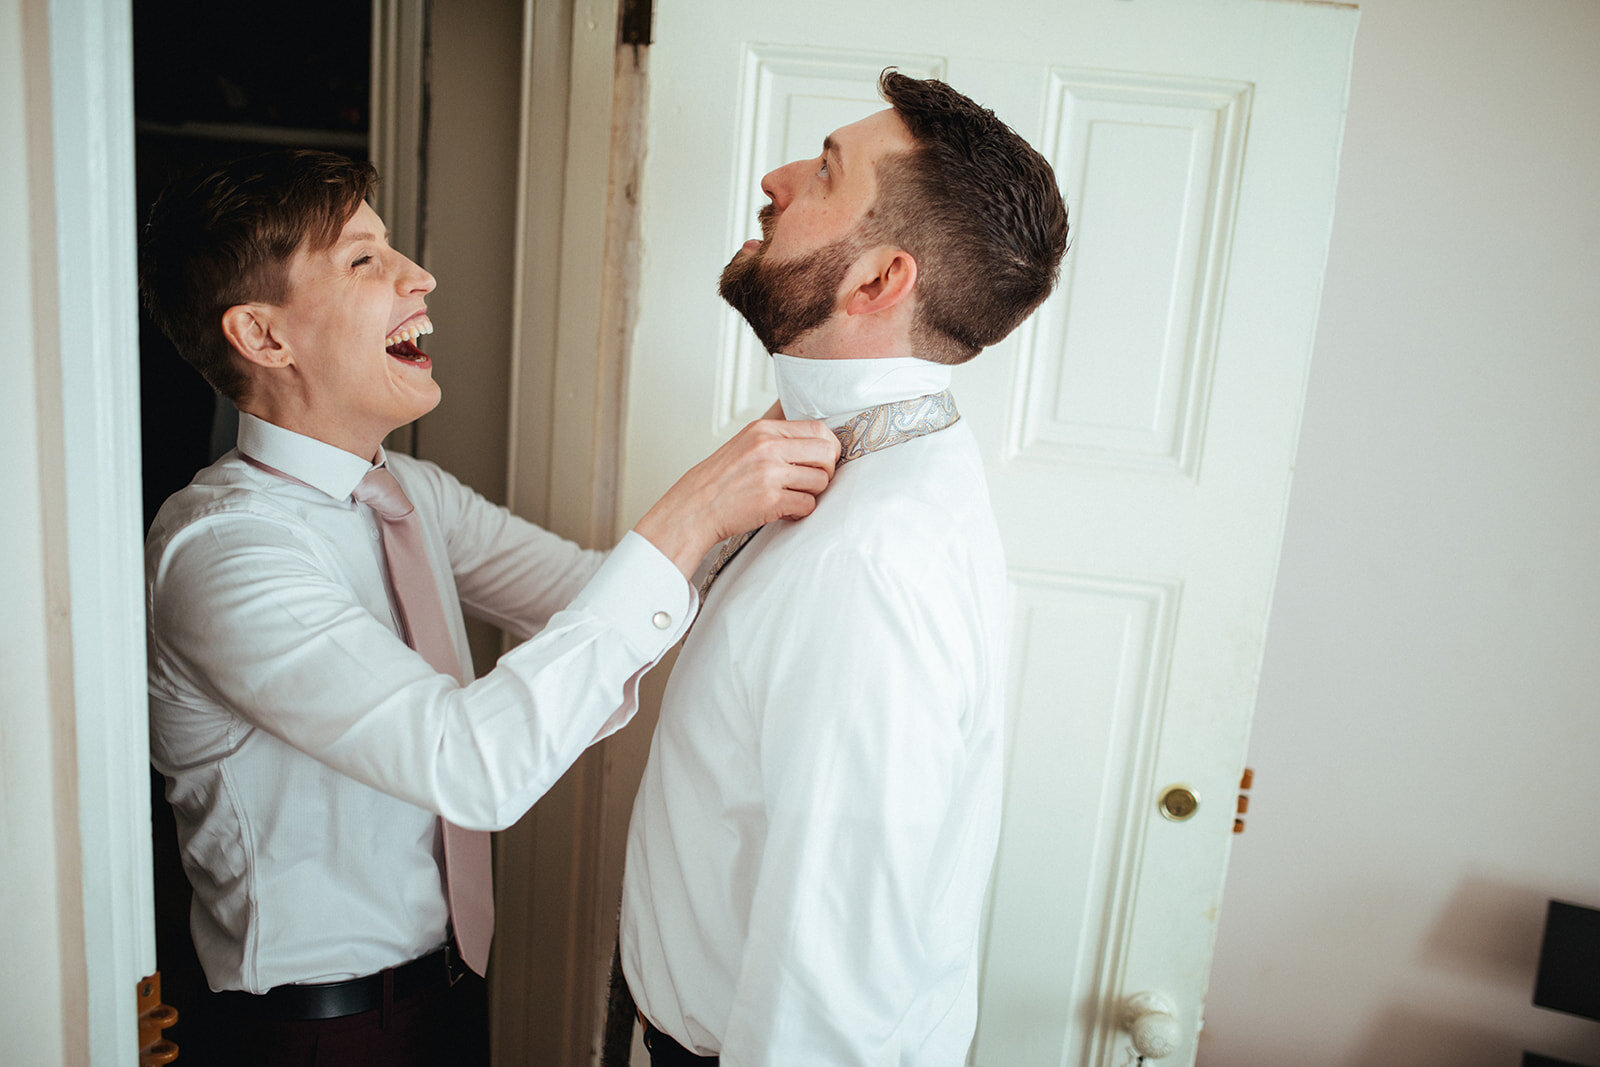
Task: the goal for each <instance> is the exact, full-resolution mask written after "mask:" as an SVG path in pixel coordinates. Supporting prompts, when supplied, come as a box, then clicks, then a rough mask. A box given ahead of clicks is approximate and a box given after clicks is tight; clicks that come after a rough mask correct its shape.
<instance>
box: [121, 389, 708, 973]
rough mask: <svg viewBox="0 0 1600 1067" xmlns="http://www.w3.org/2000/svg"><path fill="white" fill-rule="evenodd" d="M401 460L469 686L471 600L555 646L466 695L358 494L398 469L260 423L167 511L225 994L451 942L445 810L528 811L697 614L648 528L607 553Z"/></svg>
mask: <svg viewBox="0 0 1600 1067" xmlns="http://www.w3.org/2000/svg"><path fill="white" fill-rule="evenodd" d="M241 451H242V452H243V453H245V454H247V455H249V456H251V457H252V458H254V459H256V460H258V461H259V462H261V463H264V464H266V465H268V466H270V467H272V468H274V469H276V470H278V471H281V472H283V473H284V474H286V475H289V476H290V478H283V477H279V476H277V475H275V474H273V473H270V472H268V471H264V470H262V469H261V468H259V467H257V466H254V465H252V464H251V463H249V462H247V461H246V460H245V459H244V458H243V457H242V456H241V455H240V452H241ZM379 458H380V461H382V460H384V459H385V458H386V459H387V462H388V466H389V469H390V470H391V471H392V472H393V473H394V476H395V477H396V479H398V480H399V482H400V484H401V486H402V487H403V488H404V489H405V491H406V495H407V496H409V497H410V498H411V501H412V503H413V504H414V505H415V507H416V509H417V513H418V515H419V517H420V518H421V520H422V525H423V530H424V536H425V538H426V541H427V546H428V554H429V557H430V560H431V562H432V564H433V570H434V577H435V580H436V581H437V582H438V583H439V589H440V591H441V593H442V594H443V596H442V599H443V600H444V603H445V611H446V615H447V617H448V621H449V623H450V626H451V630H452V633H453V636H454V638H455V645H456V652H457V654H458V655H459V657H460V659H461V663H462V665H463V667H464V668H465V669H466V671H467V674H468V678H469V680H470V678H471V659H470V656H469V654H468V648H467V635H466V629H465V626H464V625H463V621H462V609H463V608H464V609H465V610H466V611H468V612H470V613H471V614H473V615H475V616H477V617H479V618H484V619H487V620H489V621H490V622H493V623H495V624H497V625H499V626H501V627H504V628H506V629H507V630H510V631H511V632H512V633H514V634H516V635H517V636H518V637H527V636H528V635H531V634H534V633H536V632H537V636H536V637H533V638H532V639H531V640H528V641H525V642H524V643H523V644H521V645H519V646H518V647H517V648H515V649H513V650H512V651H510V652H508V653H506V655H505V656H503V657H502V658H501V660H500V662H499V663H498V664H497V665H496V667H495V668H494V670H492V671H491V672H489V673H488V674H487V675H485V676H484V677H483V678H481V679H478V680H477V681H475V682H471V684H469V685H467V686H465V687H462V686H459V685H457V684H456V682H455V680H454V679H453V678H450V677H448V676H446V675H442V674H439V673H437V672H435V671H434V670H433V669H432V668H431V667H429V666H428V664H427V663H426V662H424V661H423V659H422V657H421V656H420V655H418V654H417V653H416V652H414V651H412V650H411V649H410V648H409V647H407V646H406V644H405V642H404V641H403V640H402V639H401V637H400V636H399V634H400V629H399V625H398V623H397V621H396V615H395V612H394V608H393V603H392V599H391V595H390V590H389V583H388V580H387V577H386V573H385V569H384V561H383V550H382V545H381V542H380V539H379V538H380V535H379V532H378V525H377V519H376V517H375V515H374V514H373V512H372V511H371V509H370V508H368V507H367V506H366V505H364V504H357V503H355V502H353V501H352V500H351V498H350V493H351V490H353V489H354V488H355V486H356V483H357V482H359V481H360V480H361V478H362V477H363V476H364V475H365V474H366V473H367V471H368V470H370V469H371V468H372V464H370V463H368V462H366V461H365V460H362V459H361V458H359V457H357V456H355V455H352V454H351V453H348V452H345V451H342V450H340V449H338V448H335V447H333V446H331V445H328V444H325V443H323V442H321V441H317V440H314V439H312V438H309V437H304V436H301V435H299V434H296V433H292V432H291V431H288V430H285V429H282V428H281V427H278V426H275V425H272V424H271V423H267V422H264V421H262V420H259V419H256V418H253V417H252V416H250V415H242V416H241V417H240V425H239V450H236V451H234V452H230V453H228V454H227V455H226V456H224V457H223V458H222V459H220V460H218V461H217V462H216V463H214V464H213V465H212V466H210V467H208V468H206V469H205V470H203V471H201V472H200V473H199V474H198V475H197V476H196V477H195V479H194V481H193V482H192V483H191V484H190V485H189V486H188V487H187V488H185V489H183V490H182V491H181V492H179V493H177V494H175V495H174V496H173V497H172V498H171V499H169V500H168V501H167V502H166V504H165V505H163V506H162V508H161V511H160V512H159V513H158V514H157V516H156V520H155V523H154V524H153V525H152V527H151V529H150V534H149V538H148V540H147V544H146V555H145V568H146V611H147V618H148V625H149V650H150V658H149V687H150V727H151V729H150V752H151V762H152V763H153V764H155V766H156V768H157V769H158V770H159V771H161V773H162V774H164V775H166V777H167V797H168V799H169V800H170V801H171V802H172V807H173V812H174V814H175V816H176V820H177V827H178V842H179V845H180V847H181V849H182V853H183V863H184V868H185V870H186V871H187V872H188V875H189V880H190V882H191V883H192V884H193V886H194V891H195V895H194V903H193V907H192V909H191V916H190V926H191V930H192V932H193V935H194V942H195V948H196V949H197V951H198V953H199V956H200V961H201V963H202V964H203V965H204V967H205V971H206V978H207V980H208V981H209V983H210V985H211V987H212V988H213V989H244V990H248V991H250V992H254V993H260V992H264V991H265V990H267V989H270V988H271V987H273V986H276V985H280V984H282V983H285V982H326V981H335V980H338V979H342V978H350V977H355V976H359V975H364V974H370V973H372V972H374V971H378V970H381V969H382V968H384V967H388V966H392V965H394V964H398V963H402V962H404V961H406V960H410V959H414V958H416V957H418V956H421V955H424V954H426V953H427V952H429V951H431V950H433V949H435V948H437V947H438V946H439V945H441V944H443V943H444V939H445V923H446V920H447V917H448V908H447V905H446V903H445V896H444V892H443V888H442V883H441V877H440V841H439V836H440V835H439V819H438V816H440V815H443V816H444V817H445V818H448V819H450V820H451V821H452V822H455V823H457V824H459V825H462V826H466V827H469V828H473V829H499V828H502V827H505V826H507V825H509V824H510V823H511V822H513V821H514V820H516V818H517V817H518V816H520V815H521V814H522V813H523V812H525V811H526V810H527V809H528V808H529V806H531V805H532V804H533V802H534V801H535V800H536V799H538V798H539V797H540V796H541V795H542V794H543V793H544V792H545V791H546V790H547V789H548V788H549V787H550V785H551V784H552V783H553V782H554V781H555V780H556V779H557V778H558V777H559V776H560V775H561V773H562V772H563V771H565V770H566V769H567V767H568V766H570V765H571V764H572V762H573V761H574V760H575V759H577V757H578V756H579V755H580V754H581V753H582V752H583V750H584V748H585V747H586V746H587V745H588V744H589V743H590V742H591V741H594V740H596V739H598V737H601V736H605V735H606V734H608V733H610V732H611V731H613V730H615V729H617V728H618V727H620V726H621V725H622V724H623V723H624V722H626V721H627V720H628V718H630V717H631V716H632V714H633V712H634V709H635V707H636V704H635V692H636V687H637V682H638V679H639V677H640V675H641V674H643V672H644V671H645V670H647V669H648V668H649V667H650V666H651V665H652V664H654V663H655V662H656V660H657V659H659V658H660V656H661V654H662V653H663V652H664V651H665V650H666V649H667V648H669V647H670V646H671V645H672V644H673V643H674V642H676V641H677V639H678V638H679V637H680V636H681V635H682V633H683V631H684V629H685V627H686V626H687V625H688V623H689V621H690V619H691V617H692V615H693V612H694V609H695V606H696V594H695V593H694V590H693V589H692V588H691V587H690V586H689V585H688V583H687V582H685V581H684V578H683V575H682V574H681V573H679V571H678V570H677V568H676V567H674V566H673V565H672V563H671V562H670V561H668V560H667V559H666V557H664V556H663V555H661V553H660V552H658V551H656V549H655V548H654V547H653V546H652V545H651V544H650V543H649V542H648V541H646V540H645V539H644V538H642V537H640V536H638V535H637V534H629V535H628V536H627V537H625V538H624V539H623V540H622V542H621V543H620V544H619V545H618V546H617V548H616V549H615V550H614V551H613V552H612V553H611V554H610V556H609V558H608V557H606V556H605V555H603V554H601V553H598V552H586V551H584V550H582V549H580V548H578V547H577V546H576V545H574V544H572V543H570V542H568V541H564V540H562V539H561V538H559V537H556V536H555V535H554V534H551V533H548V532H546V531H544V530H541V529H539V528H538V527H536V526H533V525H531V524H529V523H527V522H524V521H522V520H521V519H518V518H516V517H515V516H513V515H511V514H510V513H509V512H508V511H506V510H505V509H504V508H501V507H498V506H496V505H493V504H490V503H489V502H488V501H486V500H484V499H483V498H482V497H480V496H478V495H477V494H476V493H474V492H472V491H471V490H470V489H467V488H466V487H465V486H463V485H461V483H459V482H457V481H456V480H455V479H454V478H452V477H450V476H449V475H448V474H446V473H444V472H443V471H442V470H440V469H439V468H438V467H436V466H434V465H433V464H431V463H426V462H422V461H419V460H415V459H412V458H410V457H409V456H403V455H390V456H387V457H383V456H380V457H379ZM290 479H295V480H290ZM452 590H453V591H454V592H455V593H456V594H457V595H456V596H451V595H450V593H451V591H452ZM458 599H459V603H458Z"/></svg>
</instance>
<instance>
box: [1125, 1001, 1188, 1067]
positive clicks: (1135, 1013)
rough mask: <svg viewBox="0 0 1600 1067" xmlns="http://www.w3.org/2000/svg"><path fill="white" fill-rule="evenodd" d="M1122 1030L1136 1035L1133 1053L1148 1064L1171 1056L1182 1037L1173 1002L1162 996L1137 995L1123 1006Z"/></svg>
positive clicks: (1134, 1036)
mask: <svg viewBox="0 0 1600 1067" xmlns="http://www.w3.org/2000/svg"><path fill="white" fill-rule="evenodd" d="M1122 1028H1123V1029H1124V1030H1126V1031H1128V1033H1129V1034H1131V1035H1133V1050H1134V1051H1135V1052H1137V1053H1138V1054H1139V1055H1141V1056H1143V1057H1144V1058H1145V1059H1147V1060H1159V1059H1161V1058H1162V1057H1163V1056H1170V1055H1172V1053H1173V1052H1174V1051H1175V1050H1176V1049H1177V1047H1178V1040H1179V1038H1180V1037H1181V1036H1182V1035H1181V1034H1180V1032H1179V1030H1178V1019H1177V1016H1176V1015H1175V1014H1174V1011H1173V1007H1172V1001H1170V1000H1168V999H1167V998H1166V997H1164V996H1162V995H1161V994H1159V993H1135V994H1134V995H1133V996H1131V997H1129V998H1128V999H1127V1000H1126V1001H1125V1002H1124V1003H1123V1005H1122Z"/></svg>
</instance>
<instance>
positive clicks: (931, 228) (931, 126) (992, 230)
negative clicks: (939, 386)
mask: <svg viewBox="0 0 1600 1067" xmlns="http://www.w3.org/2000/svg"><path fill="white" fill-rule="evenodd" d="M878 92H879V93H881V94H882V95H883V98H884V99H885V100H886V101H888V102H889V104H890V106H891V107H893V108H894V110H895V113H896V114H897V115H899V117H900V119H901V121H902V122H904V123H905V124H906V127H907V129H909V130H910V131H911V138H912V140H913V141H914V142H915V147H913V148H912V149H911V150H910V151H909V152H900V153H896V154H894V155H892V156H888V157H885V158H884V159H881V160H879V162H878V167H877V175H878V195H877V200H876V204H875V206H874V210H873V212H872V214H871V216H870V217H869V219H868V220H867V223H866V225H865V230H866V234H867V236H868V238H869V239H870V240H872V241H875V242H876V241H881V242H888V243H892V244H895V245H898V246H899V247H901V248H904V249H905V250H906V251H907V252H910V253H911V255H912V257H913V258H915V259H916V261H917V287H916V292H917V314H916V317H915V319H914V321H913V323H912V344H913V346H914V349H915V351H916V354H917V355H918V356H920V357H921V358H923V359H927V360H932V361H933V362H935V363H965V362H966V361H967V360H969V359H971V358H972V357H973V356H975V355H977V354H978V353H979V351H981V350H982V349H984V348H986V347H988V346H989V345H992V344H994V343H996V342H997V341H1000V340H1001V339H1002V338H1004V337H1005V336H1006V335H1007V334H1009V333H1010V332H1011V331H1012V330H1014V329H1016V327H1017V326H1018V325H1019V324H1020V323H1021V322H1022V320H1023V319H1026V318H1027V317H1028V315H1029V314H1031V313H1032V311H1033V309H1034V308H1036V307H1038V306H1039V304H1041V303H1042V302H1043V301H1044V298H1045V297H1047V296H1049V295H1050V290H1051V289H1053V288H1054V287H1055V283H1056V275H1057V272H1058V270H1059V269H1060V266H1061V257H1062V255H1063V254H1064V253H1065V252H1066V248H1067V207H1066V204H1065V203H1063V202H1062V199H1061V190H1060V189H1059V188H1057V186H1056V177H1055V172H1054V171H1053V170H1052V169H1051V167H1050V164H1049V162H1047V161H1046V160H1045V158H1044V157H1043V156H1042V155H1040V154H1039V153H1038V152H1037V151H1035V150H1034V148H1033V146H1032V145H1030V144H1028V142H1027V141H1025V140H1023V138H1022V137H1021V136H1020V135H1019V134H1018V133H1017V132H1016V131H1015V130H1013V129H1012V128H1011V127H1009V126H1007V125H1006V124H1005V123H1004V122H1001V121H1000V120H999V119H998V118H996V117H995V114H994V112H993V111H990V110H989V109H988V108H985V107H980V106H979V105H978V104H976V103H974V102H973V101H972V100H970V99H968V98H967V97H966V96H963V95H962V94H961V93H958V92H956V90H954V89H952V88H951V87H950V86H948V85H946V84H945V83H944V82H942V81H939V80H937V79H933V78H929V79H926V80H921V79H917V78H911V77H907V76H906V75H904V74H901V73H899V72H898V71H896V70H894V69H893V68H892V67H891V68H888V69H886V70H884V72H883V73H882V74H881V75H879V77H878Z"/></svg>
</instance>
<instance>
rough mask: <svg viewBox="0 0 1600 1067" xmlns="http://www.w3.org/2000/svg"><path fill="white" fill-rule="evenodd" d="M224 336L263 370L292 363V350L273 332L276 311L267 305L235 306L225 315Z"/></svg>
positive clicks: (223, 319)
mask: <svg viewBox="0 0 1600 1067" xmlns="http://www.w3.org/2000/svg"><path fill="white" fill-rule="evenodd" d="M222 335H223V336H224V337H226V338H227V339H228V343H229V344H230V345H232V346H233V350H234V351H235V352H237V353H239V355H241V356H243V357H244V358H245V359H246V360H248V361H249V362H251V363H254V364H256V365H258V366H262V367H281V366H283V365H285V364H286V363H289V362H291V360H290V357H289V350H288V349H287V348H285V347H284V346H283V345H282V344H281V343H279V341H278V339H277V337H276V336H274V335H273V332H272V309H271V308H270V307H268V306H267V305H266V304H235V305H233V307H231V308H229V309H228V310H227V311H224V312H223V313H222Z"/></svg>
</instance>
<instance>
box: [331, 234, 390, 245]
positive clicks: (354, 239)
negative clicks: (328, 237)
mask: <svg viewBox="0 0 1600 1067" xmlns="http://www.w3.org/2000/svg"><path fill="white" fill-rule="evenodd" d="M377 239H378V235H377V234H375V233H367V232H366V231H365V230H363V231H362V232H360V233H345V234H340V235H339V239H338V240H337V241H335V242H334V243H333V247H335V248H343V247H344V246H345V245H355V244H360V243H361V242H362V241H376V240H377ZM383 240H384V242H385V243H388V240H389V231H388V230H384V231H383Z"/></svg>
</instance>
